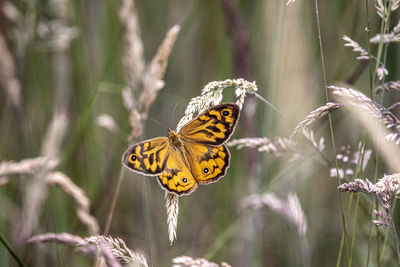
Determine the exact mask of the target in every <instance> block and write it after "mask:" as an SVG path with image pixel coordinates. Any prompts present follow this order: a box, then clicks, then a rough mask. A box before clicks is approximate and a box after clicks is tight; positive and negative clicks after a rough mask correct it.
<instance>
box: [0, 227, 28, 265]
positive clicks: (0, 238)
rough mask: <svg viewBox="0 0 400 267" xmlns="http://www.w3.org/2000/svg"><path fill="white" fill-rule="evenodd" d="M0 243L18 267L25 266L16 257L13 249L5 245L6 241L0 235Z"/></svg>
mask: <svg viewBox="0 0 400 267" xmlns="http://www.w3.org/2000/svg"><path fill="white" fill-rule="evenodd" d="M0 242H1V243H2V244H3V245H4V247H5V248H6V249H7V251H8V252H9V253H10V254H11V256H12V257H13V258H14V260H15V261H16V262H17V263H18V265H19V266H25V264H24V263H23V262H22V260H21V259H20V258H19V257H18V256H17V254H15V252H14V251H13V249H12V248H11V247H10V245H9V244H8V243H7V241H6V240H5V239H4V237H3V235H2V234H0Z"/></svg>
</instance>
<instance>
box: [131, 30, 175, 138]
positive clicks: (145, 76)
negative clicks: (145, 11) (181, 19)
mask: <svg viewBox="0 0 400 267" xmlns="http://www.w3.org/2000/svg"><path fill="white" fill-rule="evenodd" d="M179 29H180V27H179V26H178V25H175V26H173V27H172V28H171V29H170V30H169V31H168V32H167V34H166V36H165V38H164V41H163V42H162V43H161V45H160V46H159V48H158V50H157V53H156V54H155V56H154V57H153V59H152V61H151V62H150V63H149V64H148V66H147V67H146V69H145V70H144V72H143V71H142V72H141V75H142V87H143V88H142V91H141V94H140V96H139V101H138V102H136V100H135V97H134V95H133V94H132V93H124V94H123V98H124V99H125V98H129V99H125V100H124V104H125V106H128V107H129V108H130V116H129V122H130V126H131V134H130V136H129V138H128V139H129V141H133V140H136V139H137V138H138V137H139V136H140V135H141V134H142V131H143V124H142V120H143V119H146V118H147V115H148V112H149V109H150V106H151V105H152V104H153V102H154V100H155V99H156V97H157V94H158V92H159V91H160V90H161V89H162V88H163V87H164V81H163V80H162V79H163V78H164V74H165V70H166V68H167V63H168V58H169V55H170V53H171V50H172V47H173V45H174V44H175V40H176V37H177V35H178V33H179ZM127 34H128V33H127ZM125 49H128V48H125ZM125 56H126V55H125ZM125 68H128V70H127V72H129V71H132V70H131V69H133V68H134V66H125ZM136 71H138V70H136ZM127 82H128V85H129V83H132V81H129V80H128V81H127ZM129 86H130V87H132V86H137V84H135V85H129Z"/></svg>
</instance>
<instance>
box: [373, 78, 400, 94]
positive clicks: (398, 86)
mask: <svg viewBox="0 0 400 267" xmlns="http://www.w3.org/2000/svg"><path fill="white" fill-rule="evenodd" d="M390 89H392V90H396V91H400V80H399V81H390V82H387V83H384V84H381V85H379V86H377V87H376V88H375V93H377V94H379V93H382V92H385V93H387V92H389V90H390Z"/></svg>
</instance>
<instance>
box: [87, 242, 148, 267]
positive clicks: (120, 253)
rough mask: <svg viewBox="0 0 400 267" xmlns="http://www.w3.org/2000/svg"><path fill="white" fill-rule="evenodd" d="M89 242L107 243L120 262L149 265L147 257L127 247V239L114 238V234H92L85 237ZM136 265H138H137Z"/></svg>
mask: <svg viewBox="0 0 400 267" xmlns="http://www.w3.org/2000/svg"><path fill="white" fill-rule="evenodd" d="M85 241H86V242H87V243H88V244H93V245H99V244H102V243H103V244H105V245H107V246H108V248H109V249H110V251H111V253H112V254H113V255H114V256H115V257H116V258H117V260H118V261H119V262H120V263H123V264H129V263H131V264H137V266H145V267H147V266H148V265H147V261H146V258H145V257H144V256H143V255H142V254H140V253H136V252H134V251H133V250H131V249H130V248H128V247H127V245H126V244H125V241H124V240H122V239H121V238H119V237H117V238H114V237H112V236H103V235H99V236H91V237H87V238H85ZM80 245H81V244H80ZM135 266H136V265H135Z"/></svg>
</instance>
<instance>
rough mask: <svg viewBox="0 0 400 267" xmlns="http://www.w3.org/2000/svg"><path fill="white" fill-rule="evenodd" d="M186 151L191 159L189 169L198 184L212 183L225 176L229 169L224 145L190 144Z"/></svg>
mask: <svg viewBox="0 0 400 267" xmlns="http://www.w3.org/2000/svg"><path fill="white" fill-rule="evenodd" d="M186 150H187V151H188V154H189V157H190V158H191V159H192V160H191V162H192V166H191V169H192V170H193V174H194V177H195V179H196V181H197V182H198V183H200V184H208V183H213V182H216V181H218V180H219V179H220V178H222V177H223V176H224V175H225V173H226V171H227V169H228V167H229V160H230V153H229V150H228V149H227V148H226V147H225V146H224V145H222V146H217V147H216V146H210V145H204V144H199V143H191V144H190V145H189V146H187V149H186Z"/></svg>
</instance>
